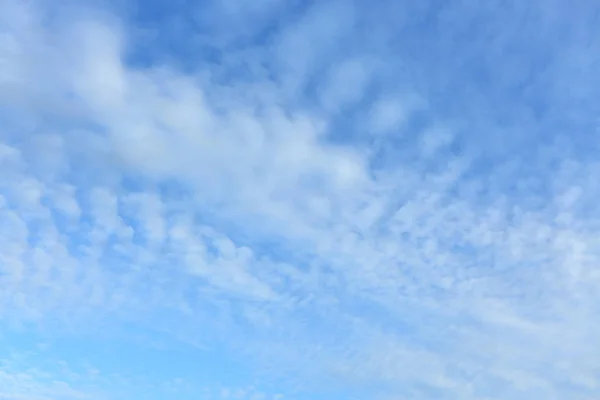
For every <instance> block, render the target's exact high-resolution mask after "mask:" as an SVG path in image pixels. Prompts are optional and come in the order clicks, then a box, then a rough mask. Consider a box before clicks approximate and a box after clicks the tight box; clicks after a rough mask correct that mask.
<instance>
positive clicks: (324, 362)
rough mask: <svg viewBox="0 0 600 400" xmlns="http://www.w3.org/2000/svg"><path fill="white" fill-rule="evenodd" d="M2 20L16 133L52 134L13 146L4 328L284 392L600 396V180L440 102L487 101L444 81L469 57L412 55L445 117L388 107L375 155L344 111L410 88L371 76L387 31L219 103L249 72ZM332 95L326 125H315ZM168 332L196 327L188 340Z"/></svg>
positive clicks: (2, 235)
mask: <svg viewBox="0 0 600 400" xmlns="http://www.w3.org/2000/svg"><path fill="white" fill-rule="evenodd" d="M0 7H1V8H0V15H5V16H6V15H11V16H13V18H3V19H2V20H1V21H2V27H3V28H2V36H0V62H1V63H0V65H2V71H5V73H3V74H2V75H0V93H4V94H5V95H0V111H3V112H2V118H4V114H5V113H4V110H8V111H7V113H8V112H14V113H15V115H17V116H18V118H16V119H17V120H20V119H21V117H22V118H25V117H31V118H32V119H33V120H35V121H37V122H36V123H34V124H33V128H31V127H30V128H27V129H26V128H24V126H25V125H26V124H25V123H24V122H19V123H15V122H14V121H13V120H12V119H10V118H9V117H6V118H7V121H11V123H10V124H8V123H7V124H6V125H5V127H4V128H2V129H1V130H0V168H1V171H2V178H0V190H1V191H0V261H1V265H0V287H1V288H2V290H1V291H0V319H2V320H12V321H31V320H33V321H46V320H52V321H55V323H57V324H61V323H65V324H68V325H69V326H76V327H78V328H75V329H81V330H85V329H86V322H89V321H93V320H95V319H99V318H110V319H112V320H115V321H121V320H124V321H140V320H143V321H144V323H145V324H147V325H150V326H153V327H155V328H156V329H165V330H168V331H170V333H171V334H173V335H175V336H177V337H182V336H183V337H186V340H189V341H190V342H202V341H203V340H207V341H211V340H213V341H219V340H220V341H223V342H226V344H227V346H230V347H231V348H234V349H236V350H237V349H238V348H243V349H241V350H240V357H245V356H247V355H248V354H250V355H251V357H252V358H253V359H254V360H259V361H257V362H258V363H260V365H262V366H263V367H264V366H265V365H266V366H272V367H273V368H274V369H276V371H273V370H270V369H268V368H267V370H269V371H270V372H271V373H272V375H273V376H277V375H278V374H281V373H285V372H290V370H293V373H294V374H295V373H298V374H299V376H301V377H305V376H307V377H308V378H307V380H309V381H310V382H311V384H312V383H314V382H317V383H314V384H315V387H317V386H318V383H319V382H321V383H322V381H319V378H317V376H319V375H321V376H325V377H326V378H323V379H324V380H329V382H334V383H335V385H339V384H340V382H342V383H341V385H342V386H344V385H346V386H345V387H354V386H353V385H357V386H361V385H363V386H369V385H372V384H373V382H375V383H381V384H382V385H383V389H381V390H380V391H379V390H375V391H376V392H378V393H375V394H374V395H373V396H376V395H389V396H391V398H394V396H399V397H401V398H427V397H428V396H429V397H431V396H432V393H433V394H434V395H433V397H436V396H437V395H435V394H436V393H438V394H439V393H443V396H445V398H449V399H451V398H462V399H464V398H489V399H493V398H535V397H543V398H548V399H551V398H564V397H569V398H573V399H578V398H581V399H585V398H586V396H588V397H587V398H589V396H590V395H591V393H592V392H593V391H594V390H597V387H598V380H597V378H595V377H596V376H598V371H600V364H599V362H598V360H600V354H599V353H598V351H597V350H595V349H596V348H597V346H596V345H595V338H596V337H597V336H598V334H600V324H599V323H597V322H596V319H595V315H596V314H597V311H598V309H599V307H600V297H599V296H598V294H597V293H598V291H597V288H598V284H599V283H600V274H599V273H598V268H597V266H598V261H599V254H598V251H597V250H596V249H598V248H600V246H599V245H600V243H598V242H599V240H600V239H598V238H599V236H598V235H597V231H598V224H597V219H598V207H597V205H596V197H597V196H596V194H597V193H598V189H599V188H598V185H597V184H596V183H595V182H596V180H595V177H596V176H597V173H598V166H597V165H596V163H595V162H594V161H593V160H591V159H590V157H589V155H586V154H583V151H582V150H578V151H581V154H580V153H578V152H575V153H574V151H571V150H569V149H565V148H563V147H561V146H560V145H546V144H537V145H536V146H533V148H519V149H516V150H515V151H512V148H513V146H512V144H511V143H513V142H514V143H516V142H518V140H520V139H518V138H517V137H518V136H519V135H526V134H527V132H522V130H516V131H514V130H510V129H508V128H505V126H509V125H510V124H508V123H505V122H506V121H503V120H502V119H501V118H497V116H498V115H500V116H502V115H505V114H504V113H506V114H508V115H510V116H511V117H512V118H516V121H512V122H511V123H512V124H516V125H519V124H520V123H522V124H523V125H524V126H529V124H533V125H535V126H538V127H539V129H540V130H543V129H545V128H546V127H547V125H548V122H547V121H546V120H545V119H543V118H542V117H539V120H538V121H534V122H531V119H529V117H527V118H525V117H523V118H522V119H520V120H519V119H518V118H517V117H515V115H517V114H518V113H516V112H512V111H511V110H512V108H511V107H512V106H511V105H510V104H508V103H509V102H508V101H507V102H506V103H507V104H504V103H502V104H500V105H498V104H492V103H486V102H485V101H484V100H482V99H483V98H485V96H483V94H481V93H479V92H477V91H476V90H475V89H474V88H473V85H474V84H473V83H472V82H470V81H468V82H466V83H465V87H466V89H464V90H465V91H464V92H460V93H463V97H465V98H464V99H463V98H459V96H458V93H451V95H452V96H450V97H452V99H451V100H449V101H446V102H444V104H443V106H439V104H438V103H439V102H440V101H441V100H439V98H438V97H436V92H435V90H434V89H431V88H430V87H429V86H427V85H428V84H430V81H431V82H434V83H435V82H436V80H437V81H444V82H446V81H448V82H449V83H447V85H449V87H453V88H454V89H453V90H455V91H460V90H459V89H461V88H457V87H454V86H452V84H454V83H453V82H455V81H453V79H459V78H460V79H464V78H463V77H462V75H460V74H459V72H460V71H462V69H460V71H458V72H457V71H455V70H450V71H447V70H446V69H444V71H443V73H442V72H440V71H439V70H440V69H443V68H442V67H441V66H438V65H437V64H435V63H432V62H430V60H429V57H430V55H429V53H428V52H427V51H430V52H432V53H436V54H442V55H447V54H446V51H445V50H443V49H442V50H440V49H438V48H436V47H435V46H434V44H437V43H442V42H441V39H439V38H438V39H437V40H440V42H437V41H435V40H432V39H431V38H429V37H427V36H426V35H424V36H423V37H422V40H423V42H427V41H428V40H429V41H433V42H435V43H429V45H431V47H430V48H428V49H426V50H427V51H425V53H418V57H417V56H414V54H415V53H414V48H413V47H411V46H408V47H407V48H404V51H405V52H404V53H403V54H401V55H399V56H398V57H408V56H410V55H413V56H414V57H413V59H411V60H408V61H406V60H403V61H406V62H404V65H410V64H411V62H414V63H417V64H418V62H419V61H420V62H421V63H423V64H424V65H425V67H424V69H427V71H425V72H423V73H424V74H425V73H428V74H431V80H430V81H427V83H422V82H417V83H415V84H414V87H415V88H421V91H422V92H423V93H416V94H412V93H400V94H398V95H397V96H396V95H393V96H392V95H390V93H391V92H393V90H388V89H385V90H382V91H383V92H385V93H384V94H381V95H379V94H373V96H374V97H375V98H374V99H373V106H372V109H370V110H368V111H367V112H364V113H362V114H360V112H359V113H358V114H360V116H362V117H364V116H365V115H366V118H364V120H360V121H359V122H358V123H357V124H356V127H351V128H348V129H355V130H359V131H360V130H362V129H364V130H365V131H370V132H359V133H364V135H362V136H369V135H368V133H371V132H381V133H385V135H380V136H378V141H377V144H376V146H378V148H377V149H374V148H373V147H375V146H373V147H370V145H364V142H362V141H360V140H359V141H358V142H359V144H357V143H354V142H353V140H352V139H353V138H354V136H352V135H350V134H348V135H343V134H342V133H343V132H342V133H340V135H339V136H342V138H341V139H339V140H337V141H334V140H332V136H335V135H333V133H339V132H333V130H334V129H335V127H336V126H337V125H336V123H339V122H340V121H339V120H337V119H336V118H338V116H339V114H337V112H336V111H338V110H342V109H344V107H345V106H346V105H349V104H357V103H359V102H361V101H364V100H365V96H366V94H365V93H366V92H367V91H366V87H367V86H368V85H373V87H374V88H377V85H379V84H381V81H382V80H384V77H382V75H381V74H383V72H379V70H378V69H376V68H374V67H373V66H372V65H371V64H370V60H374V59H377V60H378V63H386V62H388V61H386V60H385V58H381V57H374V56H373V55H372V54H370V53H369V54H365V55H363V54H362V48H361V47H360V46H358V45H357V46H356V48H353V49H352V51H351V52H350V53H351V54H346V53H348V51H347V49H346V47H344V46H345V44H348V43H349V42H350V43H351V42H352V40H350V39H349V36H351V35H352V32H353V29H354V28H356V29H359V28H357V27H360V26H361V25H360V24H361V23H364V22H361V21H363V19H362V18H363V15H362V14H361V12H357V10H354V9H352V8H351V7H349V6H347V5H346V4H344V3H342V2H337V3H336V2H334V3H327V4H325V3H324V4H321V3H319V4H316V5H314V6H313V7H312V8H310V9H309V10H308V11H307V12H306V13H305V14H304V15H303V16H301V17H300V18H299V19H298V20H297V21H296V22H294V24H293V26H292V27H291V28H281V29H277V30H276V33H274V35H275V37H274V39H273V41H271V42H269V43H275V45H274V46H273V47H269V45H265V48H264V49H251V50H252V51H253V56H254V57H255V58H257V59H261V57H267V59H264V60H262V59H261V62H264V64H265V65H266V67H265V68H267V69H269V68H271V69H273V72H272V74H273V75H274V77H273V78H272V79H266V78H265V76H264V75H263V74H256V76H255V77H254V76H253V78H255V79H254V81H253V82H252V83H251V84H248V82H247V81H245V80H240V82H238V81H236V79H235V77H233V78H231V79H230V80H229V81H227V82H223V81H220V80H219V79H216V78H215V77H216V76H219V74H220V73H223V72H224V71H225V72H227V71H226V70H227V68H228V66H227V65H226V63H223V65H218V64H210V63H205V64H202V65H199V66H197V70H194V71H193V72H189V73H184V72H181V71H180V70H179V69H178V68H177V67H175V66H173V65H169V64H167V63H165V64H160V65H157V64H153V65H151V66H149V67H144V68H142V67H135V66H133V65H132V64H131V63H130V62H129V61H128V58H127V56H128V51H129V50H130V49H129V48H128V46H130V45H131V43H130V42H129V41H128V39H129V35H131V32H129V31H128V30H127V27H123V26H119V25H118V24H116V23H113V22H112V21H110V19H106V18H101V17H99V16H97V15H95V14H93V13H88V14H86V17H85V18H82V19H70V18H71V17H73V16H70V17H69V18H66V17H65V21H64V22H65V24H66V25H65V26H64V27H63V28H62V29H56V28H54V27H52V26H47V25H44V24H41V23H40V21H41V20H43V16H44V7H49V6H48V5H46V4H45V3H44V5H43V7H42V6H40V8H39V9H38V8H35V7H34V6H31V8H29V6H25V5H24V3H22V2H16V1H4V2H2V5H1V6H0ZM249 7H250V6H249ZM257 7H258V6H257ZM417 11H418V10H417ZM417 11H415V12H417ZM224 12H225V14H227V10H225V11H224ZM390 12H391V11H390ZM231 18H232V19H233V20H237V18H239V17H237V16H235V15H232V16H231ZM407 23H408V22H407ZM247 29H251V28H250V27H248V28H247ZM407 29H408V28H407ZM413 36H415V35H413ZM416 36H418V35H416ZM413 39H415V38H414V37H413ZM406 40H407V41H408V39H406ZM415 40H416V39H415ZM444 43H445V42H444ZM495 44H496V45H497V43H495ZM362 45H364V43H361V46H362ZM439 46H441V45H439ZM565 46H566V45H565ZM458 50H460V49H458ZM231 51H232V53H235V50H234V49H232V50H231ZM465 51H466V50H465ZM492 53H493V52H492V51H490V53H489V54H488V53H486V55H488V56H490V57H491V56H493V54H492ZM265 54H268V56H265ZM50 55H51V57H50ZM419 57H420V58H419ZM448 57H450V58H452V57H451V56H448ZM46 60H48V61H47V65H46ZM253 60H254V61H256V59H253ZM364 60H367V61H368V62H366V63H365V62H364ZM428 60H429V61H428ZM453 60H454V59H451V60H450V61H449V65H450V67H448V68H450V69H452V68H454V67H453V66H454V64H453V62H454V61H453ZM464 60H466V61H465V63H466V62H468V61H469V60H470V58H468V57H467V56H466V55H465V56H464ZM409 61H410V62H409ZM394 62H395V61H393V60H391V61H389V63H391V64H393V63H394ZM436 62H437V61H436ZM46 66H47V68H46ZM377 66H379V64H377ZM559 67H560V65H559V66H557V67H555V68H556V69H557V70H559V69H560V68H559ZM407 68H408V67H407ZM460 68H463V66H462V65H461V67H460ZM465 68H466V67H465ZM473 68H474V69H477V68H475V67H473ZM480 68H483V67H482V66H480ZM490 68H492V67H490ZM498 68H500V67H498ZM389 69H393V68H389ZM326 71H328V72H326ZM494 71H495V69H494ZM446 73H448V74H449V75H445V74H446ZM452 73H456V75H452ZM371 75H376V76H371ZM415 75H418V74H416V73H415ZM502 78H503V79H504V81H507V80H508V81H509V82H508V83H506V82H505V83H506V85H507V86H510V85H509V83H510V82H512V81H511V76H509V75H506V76H503V77H502ZM573 79H574V78H573ZM415 80H417V78H415ZM450 81H452V82H450ZM388 83H389V84H390V85H391V84H392V83H394V82H388ZM438 83H439V82H438ZM310 85H315V86H317V87H318V88H319V89H318V90H317V92H318V95H317V96H320V97H319V99H320V100H321V101H322V102H323V103H322V104H321V105H324V109H321V108H323V107H315V106H312V105H307V103H310V100H311V98H310V96H308V95H306V96H304V92H305V91H307V89H306V88H307V87H308V86H310ZM561 85H562V84H561ZM456 86H460V85H459V84H456ZM559 86H560V85H559ZM561 87H562V86H561ZM249 89H252V90H249ZM374 90H375V89H374ZM415 90H416V89H415ZM490 90H491V89H490ZM497 90H499V91H500V89H497ZM537 90H538V91H542V89H539V88H538V89H537ZM557 90H558V89H557ZM473 91H475V93H473ZM375 92H376V91H375ZM375 92H374V93H375ZM550 92H552V90H550ZM464 93H466V94H464ZM490 93H491V94H494V93H496V92H494V91H493V90H491V92H490ZM542 94H543V93H542ZM470 96H472V97H470ZM502 96H503V94H502V95H501V94H497V93H496V97H494V98H501V97H502ZM578 96H579V94H578ZM428 97H431V98H434V99H436V100H437V101H438V103H436V102H434V101H429V99H428ZM415 98H418V99H421V98H424V99H425V100H427V101H425V100H422V101H421V100H419V101H418V102H417V101H413V100H412V99H415ZM578 98H579V97H578ZM407 99H411V100H407ZM540 101H541V100H540ZM561 101H567V100H564V99H562V100H561ZM556 102H558V100H556ZM425 104H426V106H425ZM464 104H468V105H470V106H471V107H472V108H473V110H463V109H462V108H461V107H463V106H464ZM496 106H498V107H496ZM455 107H456V108H458V109H460V110H459V114H460V115H457V114H456V113H454V114H453V112H452V110H454V109H455ZM439 109H442V110H441V111H440V110H439ZM507 110H508V111H507ZM495 113H498V114H495ZM341 114H344V113H341ZM518 115H521V114H518ZM424 116H426V119H427V121H425V122H423V121H421V122H423V125H424V126H417V127H416V128H415V127H414V126H412V125H411V126H409V125H410V124H408V122H409V121H410V120H411V118H412V117H414V119H416V120H419V118H421V119H423V118H425V117H424ZM352 117H353V118H354V117H355V116H354V114H353V115H352ZM348 118H349V119H350V116H348ZM356 118H359V117H356ZM457 119H459V120H461V121H462V120H465V121H475V122H473V123H472V124H471V122H468V123H467V122H465V123H457V122H456V120H457ZM450 120H451V121H452V123H450V122H448V121H450ZM481 120H483V122H481ZM413 122H414V121H413ZM417 122H419V121H417ZM576 122H577V121H576ZM419 123H420V122H419ZM415 124H416V123H415ZM574 124H575V123H574ZM575 125H577V124H575ZM480 126H486V129H487V128H489V129H487V130H478V129H479V127H480ZM499 126H501V127H499ZM431 127H433V128H431ZM576 127H577V126H576ZM415 130H416V132H415ZM400 131H401V132H400ZM463 131H467V133H464V132H463ZM499 131H502V132H504V133H503V135H505V136H503V137H502V138H500V139H498V137H497V136H494V135H496V134H495V133H493V132H499ZM489 132H492V133H489ZM349 133H354V134H356V132H354V131H352V132H349ZM488 133H489V136H494V137H493V138H492V139H490V140H489V141H490V143H487V141H488V139H486V137H485V135H488ZM531 135H534V133H531ZM346 136H347V137H346ZM566 140H567V141H568V143H575V142H576V141H577V140H582V141H583V142H585V143H589V144H590V146H592V145H595V144H593V143H592V142H594V140H593V139H590V138H580V139H572V141H569V140H571V139H569V138H568V137H567V138H566ZM492 142H493V143H500V142H503V143H508V144H507V145H506V147H503V148H502V149H493V150H494V151H490V147H492V146H494V144H493V143H492ZM540 143H541V142H540ZM363 145H364V146H368V147H366V148H365V147H361V146H363ZM572 146H573V147H577V143H575V144H573V145H572ZM514 147H517V146H516V145H515V146H514ZM382 149H383V150H385V151H386V152H387V153H386V154H385V157H384V156H381V158H378V157H380V156H379V155H376V156H373V154H375V153H376V151H374V150H382ZM507 149H508V150H507ZM383 150H382V151H383ZM498 154H501V156H498ZM592 158H593V157H592ZM377 162H379V163H380V164H382V165H381V166H378V168H374V169H371V168H370V165H371V164H372V163H377ZM164 310H167V313H169V315H170V316H171V317H172V318H173V320H175V321H177V322H178V324H173V326H172V327H171V326H169V327H166V328H165V327H164V326H162V325H164V323H163V322H162V321H161V320H160V319H158V318H157V315H160V314H161V312H164ZM207 310H208V311H207ZM56 321H58V322H56ZM204 323H206V324H207V326H209V328H208V329H206V332H197V330H195V327H197V326H199V325H202V324H204ZM92 325H93V324H92ZM248 325H249V326H251V327H252V330H251V333H247V332H246V331H245V326H248ZM211 331H212V332H211ZM203 335H204V336H203ZM214 338H216V339H214ZM286 362H287V364H288V365H287V366H286V365H284V364H285V363H286ZM265 368H266V367H265ZM290 374H291V373H290ZM3 376H4V378H3V379H5V380H6V382H8V381H11V382H12V380H13V379H21V381H19V382H25V383H27V382H29V381H28V379H29V378H27V377H23V376H21V377H17V378H15V376H14V375H13V374H9V373H5V375H3ZM311 379H314V381H313V380H311ZM173 385H175V383H173ZM10 390H12V389H9V392H10ZM19 390H20V389H19ZM19 390H17V389H15V390H13V391H14V392H15V393H20V392H19ZM0 393H1V392H0ZM40 393H42V394H40V395H42V396H43V395H47V394H46V392H40ZM23 395H25V394H23ZM252 396H254V395H251V394H248V395H247V396H246V397H244V396H241V397H240V398H254V397H252ZM0 397H1V395H0ZM438 397H442V395H439V396H438ZM224 398H237V397H235V396H234V397H231V396H229V395H228V396H225V397H224Z"/></svg>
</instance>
